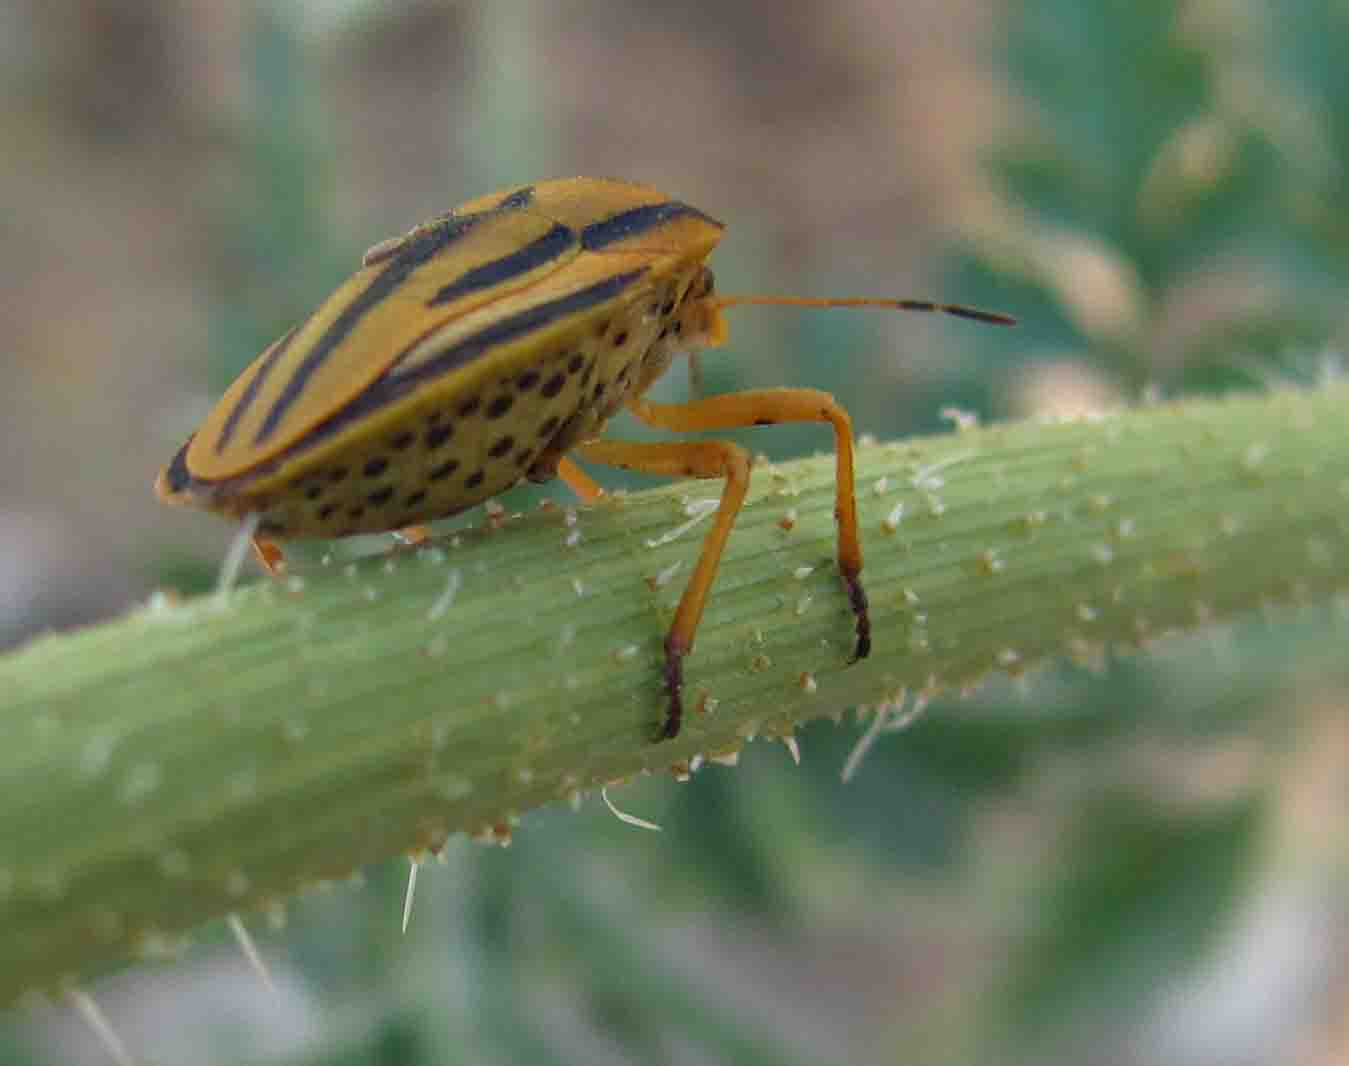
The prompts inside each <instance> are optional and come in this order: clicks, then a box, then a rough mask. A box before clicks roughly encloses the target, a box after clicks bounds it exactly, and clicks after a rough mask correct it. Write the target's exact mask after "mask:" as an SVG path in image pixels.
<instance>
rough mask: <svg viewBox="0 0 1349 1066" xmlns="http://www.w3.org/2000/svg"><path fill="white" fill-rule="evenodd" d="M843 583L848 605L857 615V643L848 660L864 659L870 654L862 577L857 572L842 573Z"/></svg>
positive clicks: (867, 618) (869, 634) (869, 622)
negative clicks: (846, 591)
mask: <svg viewBox="0 0 1349 1066" xmlns="http://www.w3.org/2000/svg"><path fill="white" fill-rule="evenodd" d="M843 584H844V586H845V587H846V588H847V590H848V606H849V607H851V608H852V612H853V614H854V615H855V616H856V617H857V645H856V647H855V648H854V649H853V654H852V659H850V660H849V661H850V662H854V663H855V662H857V661H858V660H860V659H865V658H866V657H867V656H868V655H870V654H871V615H870V613H869V611H868V606H867V593H866V589H864V588H862V579H861V578H860V577H859V576H858V575H857V574H844V575H843Z"/></svg>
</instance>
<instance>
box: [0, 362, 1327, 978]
mask: <svg viewBox="0 0 1349 1066" xmlns="http://www.w3.org/2000/svg"><path fill="white" fill-rule="evenodd" d="M1346 410H1349V388H1346V387H1345V386H1344V385H1336V386H1334V387H1330V388H1325V389H1322V390H1319V391H1315V392H1284V393H1278V394H1272V395H1265V396H1256V397H1243V398H1239V399H1232V400H1227V401H1224V402H1195V403H1186V404H1177V405H1174V406H1165V407H1154V408H1147V409H1141V410H1135V411H1129V412H1124V413H1120V414H1117V415H1112V416H1110V417H1106V418H1102V419H1099V420H1091V421H1082V422H1075V423H1071V424H1054V425H1048V424H1044V425H1042V424H1032V423H1027V424H1020V425H1009V426H996V427H992V428H988V429H975V430H969V431H966V432H963V433H960V434H956V435H952V436H946V437H941V438H933V439H923V440H913V441H906V442H902V443H895V444H882V445H871V446H865V447H863V448H862V449H861V450H860V453H859V458H858V475H859V482H858V502H859V506H860V513H861V522H862V535H863V543H864V547H865V550H866V553H867V554H866V569H865V572H864V577H865V580H866V586H867V590H868V592H869V594H870V597H871V613H872V621H873V625H874V632H875V644H874V649H873V652H872V655H871V657H870V658H869V659H868V660H866V661H864V662H861V663H857V664H855V665H848V657H849V653H850V651H851V647H852V621H851V617H850V615H849V612H848V608H847V603H846V599H845V596H844V593H843V590H842V588H841V585H840V582H839V581H838V577H837V573H836V568H835V566H834V564H833V551H834V539H833V537H834V530H833V509H834V499H833V462H832V459H831V458H830V457H828V456H824V457H818V458H814V459H807V460H802V461H798V462H792V463H785V464H782V465H780V466H777V467H766V466H764V465H762V464H761V465H760V467H759V468H758V469H757V471H756V476H755V485H754V488H753V490H752V493H751V497H750V501H749V503H748V505H747V507H746V509H745V512H744V514H743V515H742V517H741V519H740V521H739V523H738V525H737V531H736V533H735V535H734V536H733V537H732V538H731V545H730V548H729V550H728V552H727V555H726V558H725V559H724V561H723V563H722V567H721V572H720V575H719V577H718V580H717V583H716V585H715V587H714V591H713V595H712V597H711V600H710V602H709V604H708V608H707V613H706V616H705V618H704V620H703V624H702V627H701V629H700V630H699V633H698V646H697V649H696V651H695V653H694V654H693V655H692V656H691V657H690V658H689V659H688V661H687V678H688V691H687V696H688V704H689V708H690V710H689V714H688V721H687V724H686V726H685V729H684V732H683V734H682V735H681V736H680V737H679V738H678V739H677V740H675V741H673V742H668V743H661V744H656V743H652V742H651V737H652V736H653V735H654V732H655V730H656V727H657V725H658V723H659V722H660V720H661V717H662V715H663V713H664V697H663V693H662V689H661V648H662V638H663V636H664V631H665V627H666V625H667V624H668V623H669V620H670V617H671V612H672V607H673V604H674V603H675V601H676V600H677V598H678V596H679V594H680V592H681V591H682V589H683V584H684V579H685V578H686V576H687V574H688V573H689V571H690V569H691V564H692V562H693V560H694V558H695V556H696V553H697V551H698V548H699V546H700V544H701V540H702V536H703V532H704V531H705V530H706V528H707V521H706V520H704V521H703V522H702V523H701V524H700V525H698V526H696V527H694V528H693V529H690V530H686V531H685V532H684V533H683V534H682V535H681V536H679V537H676V538H674V539H672V540H670V541H669V542H668V543H662V544H658V545H657V546H654V547H652V546H650V544H649V542H651V541H655V540H658V539H659V538H660V537H661V535H662V534H666V533H668V532H669V531H671V530H673V529H675V528H677V527H678V526H679V525H680V524H681V523H683V522H685V521H686V520H687V519H686V515H685V513H684V510H683V508H682V504H681V500H683V499H684V498H685V497H692V498H693V499H703V498H710V497H715V496H716V494H717V491H718V488H717V486H716V485H714V484H713V483H700V484H690V483H684V484H680V485H676V486H673V487H670V488H667V489H661V490H657V491H651V492H642V493H637V494H633V495H631V496H627V497H622V498H618V499H615V500H610V501H607V502H604V503H602V504H601V505H600V506H597V507H595V508H593V509H589V510H581V511H579V512H573V513H571V514H570V515H569V512H568V511H567V510H566V509H564V508H553V509H551V510H539V511H535V512H532V513H530V514H528V515H526V516H523V517H517V516H513V515H503V516H498V517H497V518H496V519H490V518H489V519H488V520H486V521H484V522H483V523H482V524H481V525H480V526H478V527H477V528H475V529H473V530H470V531H467V532H461V533H460V534H458V535H457V536H455V537H454V538H453V539H452V540H451V539H446V540H442V541H438V542H436V543H435V544H434V545H433V546H432V547H431V548H423V549H420V550H416V551H404V552H399V553H397V554H395V555H392V556H381V557H378V558H371V559H366V560H363V561H361V562H358V563H355V564H350V565H331V566H320V565H317V564H315V565H314V566H313V567H312V568H309V569H306V570H304V572H300V573H297V574H296V575H295V576H294V577H292V578H291V579H290V580H289V581H287V582H280V583H275V582H269V581H264V582H260V583H257V584H253V585H251V586H249V587H245V588H240V589H238V590H236V591H234V592H233V593H232V594H230V595H229V596H228V597H227V598H224V599H222V598H220V597H206V598H202V599H197V600H193V601H191V602H187V603H183V604H180V605H171V604H169V603H167V602H158V601H157V602H156V603H154V604H152V605H150V606H148V607H146V608H143V609H140V610H137V611H135V612H134V613H132V614H130V615H128V616H127V617H125V618H123V619H121V620H119V621H117V622H114V623H111V624H108V625H102V626H97V627H93V628H89V629H85V630H82V631H79V632H75V633H67V634H60V635H56V636H50V637H46V638H43V639H41V640H37V641H34V642H33V643H31V644H29V645H28V646H27V647H25V648H23V649H20V650H19V651H18V652H16V653H14V654H11V655H9V656H8V657H6V658H4V659H0V735H3V736H4V737H5V739H6V741H7V743H6V744H5V745H4V746H3V748H0V782H2V783H3V795H4V804H3V809H2V810H0V1002H9V1001H12V1000H13V999H14V998H16V997H17V996H18V995H20V994H21V993H22V992H23V991H24V990H25V989H28V988H54V987H58V986H59V984H60V982H61V981H62V980H63V979H79V978H83V977H86V976H88V975H90V974H91V973H94V972H97V971H98V970H99V969H101V968H103V967H106V966H107V965H109V964H111V963H113V962H116V961H118V960H120V959H124V958H127V957H130V956H133V955H136V954H142V955H144V954H147V953H149V954H153V953H156V952H159V951H162V950H164V949H165V948H166V947H171V946H172V945H173V944H175V943H176V942H178V941H179V940H180V939H181V937H182V936H183V934H185V933H186V932H187V931H189V930H191V929H192V928H193V927H195V926H197V925H198V924H200V923H202V922H204V921H206V920H207V919H210V918H213V917H217V916H220V915H223V914H225V913H228V912H232V911H238V910H244V909H248V908H253V907H259V906H265V905H268V904H274V903H276V902H279V901H281V900H283V899H284V898H285V897H286V896H288V895H290V894H291V893H293V892H295V891H296V890H297V889H299V888H301V887H303V886H305V885H306V884H310V883H313V882H316V881H321V880H327V879H333V878H341V877H345V876H347V875H349V874H351V873H352V872H353V871H355V870H356V869H357V868H359V867H360V866H361V865H362V864H365V863H369V862H373V861H376V860H379V859H383V858H387V857H389V856H391V855H395V854H399V853H415V852H417V851H418V850H419V849H427V848H435V847H437V846H439V845H440V844H442V843H443V842H444V841H445V839H446V837H447V836H448V835H449V834H451V833H455V832H461V831H462V832H469V833H474V834H483V835H500V834H503V833H508V832H509V827H510V826H511V825H512V824H513V822H514V821H515V819H516V817H517V816H518V814H519V813H520V812H523V811H526V810H528V809H530V808H532V807H535V806H538V805H540V804H544V803H549V802H552V801H555V800H558V799H560V798H564V797H567V796H569V795H571V794H573V793H576V792H578V791H585V790H589V789H593V788H595V787H596V786H598V785H601V784H604V783H606V782H611V781H615V780H619V779H623V778H626V777H629V776H631V775H632V774H635V773H637V772H638V771H640V770H644V769H651V770H667V769H670V768H672V767H673V768H675V769H677V770H678V769H686V768H687V767H688V765H689V761H690V760H691V759H692V758H693V757H694V756H695V755H696V754H699V753H702V754H716V753H730V752H733V751H735V750H737V749H738V748H739V747H740V746H741V745H742V744H743V743H744V741H745V739H746V738H747V737H751V736H754V735H756V734H757V735H785V734H788V733H790V732H791V731H792V730H793V729H794V728H795V727H796V726H797V725H798V724H800V723H802V722H805V721H807V720H809V719H812V718H816V717H819V716H821V715H830V714H835V713H837V712H840V711H842V710H843V709H845V708H847V707H849V706H852V705H856V704H859V703H866V704H873V703H877V702H880V701H885V700H889V699H893V698H894V697H895V695H896V694H897V693H898V692H899V691H900V690H901V689H906V688H907V689H908V690H909V691H910V692H915V693H916V692H923V693H928V692H935V691H937V690H940V689H943V688H948V687H951V686H965V685H970V684H973V683H976V682H978V681H980V680H981V679H983V678H985V677H987V676H988V675H990V674H992V673H994V672H997V671H1013V672H1015V671H1020V670H1024V669H1027V668H1029V667H1031V666H1033V665H1035V664H1036V663H1040V662H1044V661H1046V660H1053V659H1055V658H1057V657H1060V656H1063V655H1072V656H1077V657H1083V656H1087V657H1089V656H1091V655H1093V654H1095V653H1096V652H1097V651H1098V650H1099V649H1101V648H1102V647H1104V646H1105V645H1107V644H1113V643H1121V642H1122V643H1128V644H1136V643H1139V642H1145V641H1148V640H1150V639H1153V638H1156V637H1158V636H1160V635H1162V634H1163V633H1165V632H1169V631H1173V630H1177V629H1186V628H1193V627H1196V626H1198V625H1200V624H1204V623H1208V622H1212V621H1223V620H1227V619H1232V618H1234V617H1237V616H1238V615H1239V614H1240V613H1241V612H1246V611H1249V610H1251V609H1252V608H1256V607H1258V606H1260V605H1262V604H1265V603H1269V602H1275V601H1290V600H1291V601H1294V602H1310V601H1323V602H1324V601H1326V600H1329V599H1330V598H1331V597H1333V596H1335V595H1339V594H1343V592H1344V590H1346V589H1347V588H1349V517H1346V516H1349V430H1347V429H1346V416H1345V412H1346ZM573 519H574V524H572V520H573ZM786 527H790V528H786ZM887 527H888V528H887ZM676 564H678V565H679V567H680V569H679V570H678V572H676V573H674V574H673V575H671V573H670V568H672V567H674V566H675V565H676ZM666 578H671V579H670V580H665V579H666Z"/></svg>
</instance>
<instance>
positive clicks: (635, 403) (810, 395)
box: [628, 389, 871, 661]
mask: <svg viewBox="0 0 1349 1066" xmlns="http://www.w3.org/2000/svg"><path fill="white" fill-rule="evenodd" d="M628 409H629V410H630V411H632V413H633V414H634V415H636V416H637V417H638V418H640V419H641V420H642V421H643V422H647V423H650V424H651V425H653V426H660V427H662V428H663V429H672V430H675V431H677V432H680V433H688V432H691V431H693V430H698V429H731V428H732V427H735V426H765V425H773V424H774V423H778V422H828V423H829V424H830V425H831V426H833V428H834V452H835V454H836V455H837V457H838V468H837V474H836V477H835V485H836V491H835V497H834V519H835V521H836V522H837V524H838V569H839V574H840V575H841V576H842V578H843V586H844V589H845V590H846V591H847V594H848V604H849V606H851V607H852V611H853V615H854V617H855V618H856V619H857V644H856V646H855V647H854V649H853V660H854V661H856V660H858V659H865V658H866V657H867V655H868V654H869V653H870V652H871V616H870V614H869V613H868V611H867V594H866V591H865V590H864V589H863V588H862V579H861V574H862V542H861V537H860V535H859V533H858V526H857V496H856V488H855V485H854V475H853V439H852V420H851V419H850V418H849V417H848V412H847V411H845V410H844V409H843V408H842V407H840V406H839V405H838V402H837V401H836V400H835V399H834V398H833V397H832V396H830V395H829V393H827V392H821V391H820V390H819V389H749V390H746V391H745V392H732V393H727V394H726V395H724V396H713V397H710V398H708V399H705V400H696V401H694V402H693V403H681V404H665V403H650V402H649V401H647V400H644V399H641V398H638V399H635V400H632V401H629V403H628Z"/></svg>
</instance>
